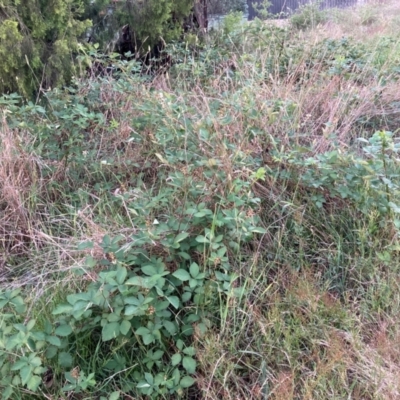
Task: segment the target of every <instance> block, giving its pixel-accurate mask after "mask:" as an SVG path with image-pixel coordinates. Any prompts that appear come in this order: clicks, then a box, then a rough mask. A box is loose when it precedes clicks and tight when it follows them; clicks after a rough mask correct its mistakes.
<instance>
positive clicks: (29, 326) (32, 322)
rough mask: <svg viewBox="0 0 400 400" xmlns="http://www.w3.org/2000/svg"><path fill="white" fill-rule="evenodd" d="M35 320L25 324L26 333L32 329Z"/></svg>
mask: <svg viewBox="0 0 400 400" xmlns="http://www.w3.org/2000/svg"><path fill="white" fill-rule="evenodd" d="M35 323H36V320H35V319H31V320H30V321H29V322H28V323H27V324H26V329H27V330H28V331H30V330H32V328H33V327H34V326H35Z"/></svg>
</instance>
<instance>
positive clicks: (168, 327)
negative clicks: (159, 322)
mask: <svg viewBox="0 0 400 400" xmlns="http://www.w3.org/2000/svg"><path fill="white" fill-rule="evenodd" d="M164 328H165V329H166V330H167V331H168V333H169V334H170V335H175V333H176V325H175V324H174V323H173V322H171V321H168V320H166V321H164Z"/></svg>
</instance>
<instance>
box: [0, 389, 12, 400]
mask: <svg viewBox="0 0 400 400" xmlns="http://www.w3.org/2000/svg"><path fill="white" fill-rule="evenodd" d="M13 393H14V390H13V388H12V386H8V387H6V388H5V389H4V391H3V394H2V400H8V399H9V398H10V397H11V396H12V394H13Z"/></svg>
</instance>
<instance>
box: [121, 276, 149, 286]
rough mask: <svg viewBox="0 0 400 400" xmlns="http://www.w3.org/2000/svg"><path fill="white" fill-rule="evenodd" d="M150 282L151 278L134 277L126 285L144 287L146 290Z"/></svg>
mask: <svg viewBox="0 0 400 400" xmlns="http://www.w3.org/2000/svg"><path fill="white" fill-rule="evenodd" d="M148 281H149V278H142V277H140V276H133V277H132V278H129V279H128V280H127V281H126V282H125V285H134V286H142V287H144V288H146V287H147V286H148Z"/></svg>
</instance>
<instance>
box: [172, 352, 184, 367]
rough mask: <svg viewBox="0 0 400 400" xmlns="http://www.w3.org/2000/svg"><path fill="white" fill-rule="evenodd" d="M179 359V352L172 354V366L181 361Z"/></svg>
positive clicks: (180, 358)
mask: <svg viewBox="0 0 400 400" xmlns="http://www.w3.org/2000/svg"><path fill="white" fill-rule="evenodd" d="M181 360H182V356H181V355H180V354H179V353H177V354H174V355H173V356H172V357H171V364H172V366H173V367H175V366H176V365H178V364H179V363H180V362H181Z"/></svg>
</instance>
